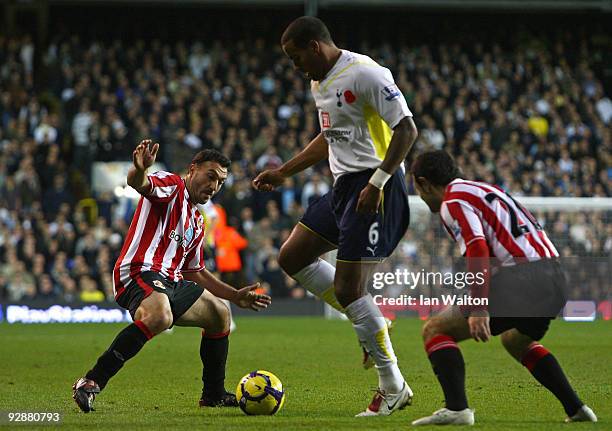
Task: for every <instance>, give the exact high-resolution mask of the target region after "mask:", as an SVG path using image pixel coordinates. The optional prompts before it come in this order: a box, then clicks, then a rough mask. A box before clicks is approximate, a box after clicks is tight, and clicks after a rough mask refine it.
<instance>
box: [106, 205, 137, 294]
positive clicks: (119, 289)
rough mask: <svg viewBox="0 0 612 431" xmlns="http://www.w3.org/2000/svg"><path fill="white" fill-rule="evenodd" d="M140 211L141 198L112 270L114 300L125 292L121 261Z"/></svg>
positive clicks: (134, 230) (130, 241) (134, 231)
mask: <svg viewBox="0 0 612 431" xmlns="http://www.w3.org/2000/svg"><path fill="white" fill-rule="evenodd" d="M141 211H142V198H141V199H140V202H138V207H136V212H135V213H134V217H133V218H132V223H130V227H129V229H128V233H127V236H126V238H125V242H124V243H123V247H122V248H121V253H120V254H119V258H118V259H117V262H116V263H115V267H114V268H113V278H114V281H115V299H117V298H118V297H119V296H121V294H122V293H123V291H124V290H125V286H124V285H123V283H122V282H121V270H120V268H121V262H122V261H123V259H125V255H126V253H127V251H128V250H129V248H130V244H131V243H132V240H133V239H134V234H135V233H136V225H138V219H139V218H140V212H141Z"/></svg>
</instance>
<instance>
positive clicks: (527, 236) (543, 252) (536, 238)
mask: <svg viewBox="0 0 612 431" xmlns="http://www.w3.org/2000/svg"><path fill="white" fill-rule="evenodd" d="M440 217H441V218H442V223H443V224H444V227H445V228H446V230H447V231H448V233H449V234H450V235H451V237H453V239H454V240H455V241H456V242H457V243H459V247H460V248H461V254H465V252H466V249H467V247H468V246H469V245H470V244H471V243H472V242H474V241H475V240H477V239H485V240H486V242H487V245H488V247H489V254H490V256H491V257H495V258H497V259H498V261H499V263H500V264H501V265H502V266H511V265H515V264H516V263H518V262H526V261H530V262H531V261H537V260H540V259H545V258H552V257H558V256H559V253H558V252H557V249H556V248H555V246H554V245H553V243H552V242H551V241H550V239H548V236H547V235H546V232H544V230H543V229H542V227H541V226H540V225H539V223H538V222H537V220H536V218H535V217H534V216H533V215H532V214H531V213H530V212H529V211H527V210H526V209H525V208H524V207H523V206H522V205H521V204H519V203H518V202H517V201H515V200H514V199H513V198H512V197H511V196H510V195H509V194H507V193H505V192H504V191H503V190H502V189H500V188H499V187H496V186H492V185H491V184H487V183H483V182H479V181H467V180H463V179H459V178H458V179H455V180H453V181H451V182H450V184H448V186H447V187H446V190H445V193H444V199H443V201H442V207H441V208H440Z"/></svg>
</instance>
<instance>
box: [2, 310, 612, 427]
mask: <svg viewBox="0 0 612 431" xmlns="http://www.w3.org/2000/svg"><path fill="white" fill-rule="evenodd" d="M237 324H238V330H237V331H236V333H235V334H233V335H232V337H231V344H230V356H229V360H228V369H227V381H226V387H227V389H228V390H232V391H233V390H234V389H235V385H236V384H237V382H238V380H239V378H240V377H242V376H243V375H244V374H246V373H247V372H249V371H251V370H254V369H266V370H269V371H272V372H273V373H275V374H276V375H277V376H278V377H279V378H280V379H281V380H282V382H283V383H284V385H285V388H286V391H287V401H286V403H285V407H284V409H283V410H282V411H281V412H280V413H279V414H278V415H276V416H273V417H247V416H245V415H243V414H242V412H241V411H240V410H239V409H201V408H199V407H197V401H198V398H199V395H200V390H201V382H200V374H201V364H200V358H199V354H198V351H199V343H200V333H199V331H198V330H197V329H194V328H176V329H175V330H174V331H173V332H172V333H170V334H162V335H159V336H158V337H156V338H154V339H153V340H152V342H150V343H148V344H147V345H146V346H145V348H144V349H143V351H141V352H140V354H139V355H138V356H136V358H134V359H133V360H132V361H130V362H129V363H128V364H127V365H126V366H125V367H124V368H123V370H121V372H120V373H119V374H118V375H117V376H116V377H115V378H114V379H113V380H111V382H110V383H109V385H108V387H107V388H106V389H105V391H104V392H103V393H102V394H101V395H100V396H99V397H98V399H97V400H96V408H97V411H95V412H93V413H90V414H83V413H81V412H80V411H79V410H78V409H77V407H76V405H75V404H74V403H73V401H72V399H71V385H72V383H73V382H74V381H75V380H76V379H77V378H78V377H81V376H82V375H83V374H84V373H85V371H87V369H88V368H89V367H90V366H91V365H92V364H93V363H94V361H95V360H96V358H97V356H98V355H99V354H100V353H101V352H102V351H103V350H104V349H106V347H107V346H108V344H109V343H110V342H111V340H112V339H113V338H114V336H115V334H116V333H117V332H118V331H119V330H120V329H121V328H122V327H123V326H124V325H115V324H82V325H64V324H54V325H8V324H0V410H2V411H47V412H48V411H51V412H54V411H58V412H62V414H63V422H62V424H61V425H60V427H59V428H61V429H75V430H77V429H78V430H82V429H86V428H89V427H96V428H101V429H107V430H112V429H115V430H119V429H121V430H133V429H148V430H151V429H164V430H174V429H203V430H217V429H219V430H224V431H226V430H271V429H283V430H285V429H286V430H307V429H308V430H310V429H316V430H323V429H326V430H340V429H342V430H360V429H364V430H365V429H368V430H372V429H376V430H398V429H408V428H410V421H411V420H413V419H415V418H418V417H421V416H423V415H426V414H430V413H431V412H432V411H434V410H436V409H438V408H440V407H441V406H442V393H441V390H440V388H439V387H438V384H437V381H436V380H435V377H434V375H433V373H432V371H431V368H430V365H429V362H428V361H427V358H426V356H425V353H424V351H423V347H422V344H421V341H420V326H421V322H420V321H418V320H416V319H401V318H400V319H398V321H397V325H396V328H395V330H394V333H393V336H392V338H393V342H394V346H395V350H396V353H397V355H398V357H399V360H400V367H401V369H402V371H403V372H404V375H405V376H406V378H407V380H408V382H409V384H410V385H411V386H412V388H413V390H414V392H415V398H414V402H413V405H412V406H410V407H408V408H406V410H404V411H401V412H398V413H396V414H394V415H393V416H390V417H385V418H365V419H364V418H354V417H353V415H354V414H355V413H358V412H359V411H361V410H362V409H363V408H365V407H366V405H367V404H368V402H369V401H370V398H371V396H372V392H371V389H373V388H374V387H375V386H376V383H377V378H376V374H375V372H374V371H373V370H370V371H365V370H363V369H362V368H361V364H360V359H361V352H360V349H359V347H358V345H357V341H356V339H355V335H354V333H353V330H352V328H351V326H350V324H349V323H348V322H343V321H326V320H323V319H321V318H271V317H270V318H266V317H258V318H240V319H238V321H237ZM543 344H544V345H545V346H547V347H548V348H549V349H550V350H552V351H553V352H554V353H555V355H556V356H557V358H558V359H559V361H560V362H561V364H562V366H563V367H564V368H565V370H566V372H567V374H568V375H569V378H570V380H571V381H572V382H573V384H574V387H575V388H576V390H577V391H578V393H579V394H580V396H581V397H582V398H583V399H584V400H585V401H586V402H587V403H588V404H589V405H590V406H591V407H592V408H593V409H594V410H595V412H596V414H597V415H598V416H599V419H600V422H599V423H597V424H573V425H567V424H563V423H562V421H563V418H564V412H563V410H562V408H561V406H560V404H559V403H558V402H557V400H556V399H554V398H553V396H552V395H551V394H549V393H548V392H547V391H546V390H545V389H544V388H542V387H541V386H540V385H539V384H537V382H535V380H533V379H532V378H531V376H530V374H529V373H528V372H527V371H526V370H525V369H524V368H523V367H522V366H520V365H519V364H517V363H515V362H513V360H512V359H511V358H510V357H509V356H508V355H507V354H506V353H505V352H504V350H503V348H502V347H501V344H500V342H499V340H498V339H494V340H493V341H492V342H489V343H487V344H477V343H475V342H470V341H467V342H464V343H462V350H463V353H464V356H465V361H466V368H467V388H468V397H469V400H470V404H471V407H472V408H475V409H476V429H504V430H506V429H517V430H549V429H563V430H568V429H570V428H571V429H581V430H586V429H600V430H604V429H612V420H611V419H610V418H611V417H612V402H611V398H612V397H611V395H612V382H611V380H612V368H611V367H610V363H611V359H612V322H602V321H598V322H595V323H566V322H560V321H555V322H553V325H552V327H551V330H550V331H549V333H548V334H547V336H546V337H545V338H544V340H543ZM5 427H6V425H5V426H0V428H5ZM28 428H33V427H32V426H28ZM38 428H39V429H49V428H50V427H49V426H38ZM15 429H24V427H23V426H20V427H15ZM453 429H456V428H453Z"/></svg>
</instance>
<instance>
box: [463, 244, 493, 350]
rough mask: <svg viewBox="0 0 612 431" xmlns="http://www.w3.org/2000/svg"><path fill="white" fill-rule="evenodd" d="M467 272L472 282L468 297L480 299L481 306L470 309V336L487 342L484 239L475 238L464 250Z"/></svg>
mask: <svg viewBox="0 0 612 431" xmlns="http://www.w3.org/2000/svg"><path fill="white" fill-rule="evenodd" d="M465 257H466V258H467V271H468V273H471V274H472V275H473V276H474V277H473V282H472V283H471V285H470V296H471V297H472V298H479V299H481V303H482V304H483V305H473V306H471V307H470V317H468V326H469V327H470V334H471V335H472V337H473V338H474V339H475V340H476V341H488V340H489V338H491V328H490V326H489V312H488V311H487V309H488V307H487V305H486V301H484V300H486V299H488V298H489V274H490V268H489V258H490V256H489V246H488V245H487V241H486V240H485V239H484V238H477V239H475V240H474V241H472V242H471V243H470V244H469V245H468V246H467V248H466V252H465Z"/></svg>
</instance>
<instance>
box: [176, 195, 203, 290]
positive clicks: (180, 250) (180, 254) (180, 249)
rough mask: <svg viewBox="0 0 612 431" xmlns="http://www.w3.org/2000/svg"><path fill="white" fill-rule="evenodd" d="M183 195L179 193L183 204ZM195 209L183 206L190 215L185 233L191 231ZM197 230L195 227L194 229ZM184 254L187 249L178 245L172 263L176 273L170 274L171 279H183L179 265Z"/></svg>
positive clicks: (184, 229) (185, 225) (184, 228)
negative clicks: (190, 224)
mask: <svg viewBox="0 0 612 431" xmlns="http://www.w3.org/2000/svg"><path fill="white" fill-rule="evenodd" d="M183 195H184V192H183V191H181V192H180V193H179V199H178V200H179V202H183ZM194 208H195V207H193V208H190V207H189V204H187V205H183V210H185V209H186V210H187V213H188V214H189V217H185V223H184V225H183V232H187V229H189V221H190V220H192V219H193V211H194ZM196 211H197V209H196ZM193 228H194V229H195V226H194V227H193ZM184 239H185V237H183V240H184ZM184 254H185V249H184V248H183V247H182V244H180V243H179V244H177V248H176V254H175V255H174V258H173V259H172V263H171V265H170V267H171V268H173V269H174V273H172V274H169V275H170V277H172V278H175V277H176V276H178V277H179V278H182V277H181V276H180V270H181V268H179V264H180V263H181V261H182V260H183V258H184Z"/></svg>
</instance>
